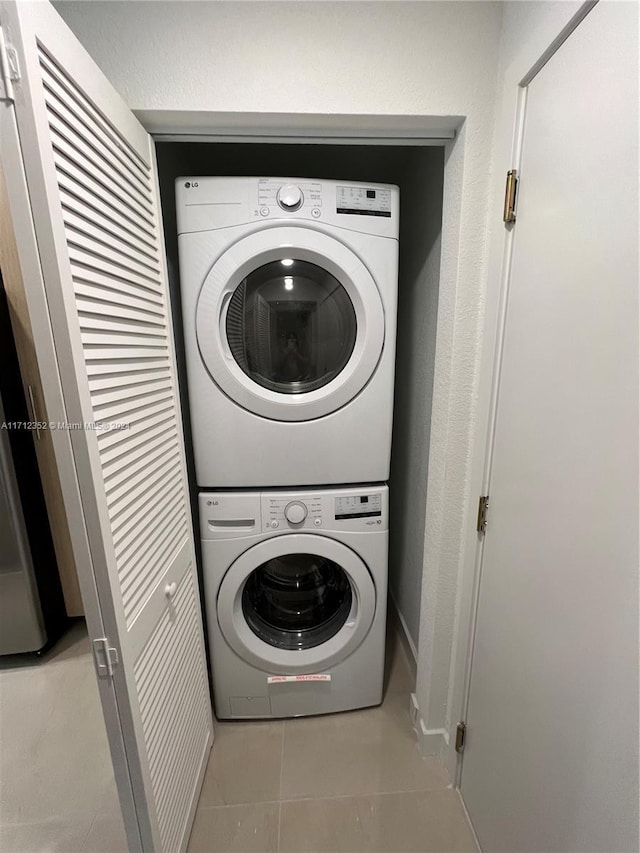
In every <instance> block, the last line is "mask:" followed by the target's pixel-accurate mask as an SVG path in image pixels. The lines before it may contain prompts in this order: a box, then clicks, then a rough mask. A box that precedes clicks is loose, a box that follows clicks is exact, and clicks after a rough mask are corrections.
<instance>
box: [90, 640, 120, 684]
mask: <svg viewBox="0 0 640 853" xmlns="http://www.w3.org/2000/svg"><path fill="white" fill-rule="evenodd" d="M93 657H94V659H95V662H96V672H97V673H98V676H99V677H101V678H111V677H112V676H113V668H114V666H116V665H117V664H118V650H117V649H116V648H113V646H109V640H108V639H107V638H106V637H100V638H99V639H97V640H94V641H93Z"/></svg>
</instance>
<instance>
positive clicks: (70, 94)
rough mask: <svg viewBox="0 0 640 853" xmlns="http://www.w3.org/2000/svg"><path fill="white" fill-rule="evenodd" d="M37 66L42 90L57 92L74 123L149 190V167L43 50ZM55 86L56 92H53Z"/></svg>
mask: <svg viewBox="0 0 640 853" xmlns="http://www.w3.org/2000/svg"><path fill="white" fill-rule="evenodd" d="M39 60H40V66H41V68H42V72H43V73H42V82H43V84H44V86H45V89H48V90H49V91H52V90H53V91H59V92H60V93H61V94H62V100H63V102H64V103H65V104H68V106H69V108H70V109H71V110H72V111H73V118H74V120H75V121H77V122H80V123H81V124H83V125H85V126H86V127H87V129H88V130H89V131H90V132H91V133H92V134H93V135H94V136H95V137H97V138H100V139H102V140H103V141H104V142H105V144H106V145H107V149H108V155H107V158H108V156H111V157H112V158H114V159H115V160H117V162H118V163H119V164H120V166H121V167H122V169H123V171H125V172H128V173H129V174H130V175H131V176H132V177H134V178H137V179H138V180H139V181H141V182H143V185H146V186H147V187H148V186H149V167H148V166H147V164H146V163H143V162H142V160H141V159H140V157H139V156H138V154H137V153H136V152H135V151H134V150H133V149H132V148H131V146H130V145H128V144H127V142H126V140H123V139H122V137H121V136H120V134H119V133H118V132H117V131H116V130H114V128H113V127H112V126H111V125H110V124H109V122H108V121H107V120H106V119H105V118H104V117H103V116H102V115H101V114H100V112H99V111H98V110H97V109H96V107H95V105H94V104H93V103H92V102H91V101H90V100H88V98H87V97H86V96H85V95H84V93H83V92H82V91H80V89H79V88H78V87H77V86H76V84H75V83H74V82H73V80H72V79H71V78H70V77H69V75H68V74H66V73H65V72H64V71H63V70H62V69H61V68H60V66H59V65H58V64H57V63H56V61H55V60H54V59H53V58H52V57H50V56H49V55H48V54H47V52H46V50H44V49H43V48H42V46H41V47H40V54H39ZM56 86H58V87H59V89H57V90H56ZM47 106H48V107H49V109H50V108H51V99H50V98H49V99H47Z"/></svg>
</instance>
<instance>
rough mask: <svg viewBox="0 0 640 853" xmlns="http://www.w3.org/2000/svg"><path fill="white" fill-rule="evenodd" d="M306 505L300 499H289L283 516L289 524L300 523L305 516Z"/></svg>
mask: <svg viewBox="0 0 640 853" xmlns="http://www.w3.org/2000/svg"><path fill="white" fill-rule="evenodd" d="M307 512H308V510H307V507H306V506H305V504H303V503H302V501H291V503H288V504H287V505H286V507H285V508H284V517H285V518H286V519H287V521H290V522H291V524H302V522H303V521H304V520H305V518H306V517H307Z"/></svg>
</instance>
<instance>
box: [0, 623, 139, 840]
mask: <svg viewBox="0 0 640 853" xmlns="http://www.w3.org/2000/svg"><path fill="white" fill-rule="evenodd" d="M0 743H1V744H2V785H1V786H0V851H2V853H44V851H46V853H126V849H127V847H126V839H125V836H124V827H123V825H122V817H121V815H120V806H119V803H118V795H117V791H116V787H115V780H114V778H113V766H112V764H111V757H110V755H109V747H108V744H107V735H106V731H105V726H104V720H103V717H102V709H101V707H100V699H99V696H98V686H97V684H96V678H95V672H94V667H93V660H92V657H91V650H90V648H89V641H88V638H87V632H86V628H85V626H84V624H83V623H82V622H78V623H77V624H76V625H75V626H74V627H72V628H71V630H70V631H69V632H68V633H67V634H66V636H65V637H63V638H62V640H61V641H60V642H59V643H58V644H56V646H55V647H54V648H53V649H52V650H51V651H50V652H48V653H47V654H46V655H44V656H43V657H42V658H41V659H38V658H33V657H32V658H30V657H28V656H25V655H21V656H17V655H14V656H11V657H7V658H4V659H3V661H2V666H1V667H0Z"/></svg>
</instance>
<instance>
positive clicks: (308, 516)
mask: <svg viewBox="0 0 640 853" xmlns="http://www.w3.org/2000/svg"><path fill="white" fill-rule="evenodd" d="M198 499H199V505H200V530H201V534H202V538H203V539H228V538H236V537H244V536H251V535H257V534H260V535H261V536H264V535H265V534H267V535H268V534H273V535H277V534H281V533H287V532H296V531H304V532H305V533H312V532H316V533H323V532H324V533H326V532H329V531H331V530H333V531H340V530H342V531H346V530H355V531H363V532H366V531H370V532H373V531H376V530H388V528H389V489H388V487H387V486H385V485H382V486H361V487H355V488H350V489H334V490H332V491H325V490H323V489H318V490H310V489H305V490H303V491H295V492H290V491H285V490H277V491H275V490H274V491H269V492H201V493H200V495H199V496H198Z"/></svg>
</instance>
